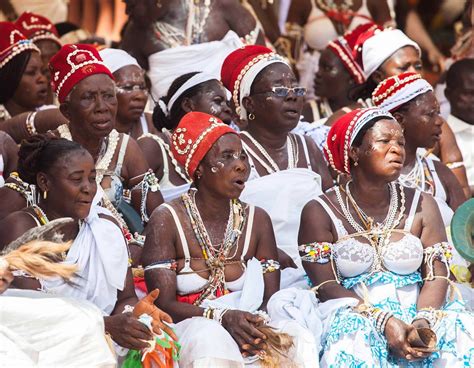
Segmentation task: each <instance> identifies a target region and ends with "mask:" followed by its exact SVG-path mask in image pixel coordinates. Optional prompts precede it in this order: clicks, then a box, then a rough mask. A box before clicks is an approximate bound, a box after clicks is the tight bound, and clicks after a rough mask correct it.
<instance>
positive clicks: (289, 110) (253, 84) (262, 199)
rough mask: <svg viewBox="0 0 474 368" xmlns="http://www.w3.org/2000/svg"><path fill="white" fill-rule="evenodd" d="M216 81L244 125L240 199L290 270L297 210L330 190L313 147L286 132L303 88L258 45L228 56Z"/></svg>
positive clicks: (296, 118)
mask: <svg viewBox="0 0 474 368" xmlns="http://www.w3.org/2000/svg"><path fill="white" fill-rule="evenodd" d="M221 76H222V78H221V79H222V82H223V83H224V85H225V86H226V88H227V89H228V90H229V91H231V93H232V99H233V104H234V106H235V109H236V112H237V113H238V114H239V115H240V119H241V120H245V121H248V126H247V128H246V130H245V131H243V132H242V133H241V137H242V144H243V146H244V150H245V152H246V153H247V155H248V156H249V162H250V167H251V170H250V177H249V182H248V183H247V184H246V186H245V189H244V190H243V192H242V196H241V199H242V200H245V201H247V202H249V203H252V204H255V205H258V206H260V207H262V208H264V209H265V210H266V211H267V212H268V213H269V215H270V218H271V219H272V223H273V228H274V231H275V237H276V241H277V246H278V248H279V250H280V253H279V254H280V263H281V264H282V266H283V268H285V267H286V266H289V265H292V266H293V267H294V263H293V261H295V262H297V263H300V262H299V256H298V247H297V231H298V227H299V221H300V215H301V209H302V208H303V206H304V205H305V204H306V203H307V202H308V201H309V200H310V199H312V198H315V197H316V196H318V195H319V194H321V191H322V190H325V189H328V188H330V187H331V186H332V179H331V177H330V175H329V171H328V167H327V165H326V162H325V161H324V159H323V156H322V154H321V151H320V150H319V149H318V147H317V146H316V144H315V143H314V142H313V141H312V140H311V139H310V138H309V137H304V136H300V135H298V134H293V133H290V132H291V131H292V130H293V129H294V128H295V127H296V125H297V124H298V121H299V118H300V115H301V109H302V108H303V97H304V95H305V89H304V88H302V87H298V86H297V84H296V77H295V75H294V74H293V72H292V70H291V68H290V67H289V66H288V64H287V63H286V62H285V61H284V60H283V59H282V58H281V57H280V56H278V55H276V54H275V53H273V52H272V51H271V50H270V49H268V48H266V47H263V46H246V47H243V48H240V49H237V50H235V51H234V52H232V53H231V54H230V55H229V56H227V58H226V60H225V61H224V64H223V66H222V72H221ZM285 253H286V254H285ZM288 255H289V256H290V257H291V258H290V257H288ZM292 260H293V261H292Z"/></svg>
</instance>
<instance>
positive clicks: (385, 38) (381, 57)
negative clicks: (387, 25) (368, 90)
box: [362, 29, 421, 78]
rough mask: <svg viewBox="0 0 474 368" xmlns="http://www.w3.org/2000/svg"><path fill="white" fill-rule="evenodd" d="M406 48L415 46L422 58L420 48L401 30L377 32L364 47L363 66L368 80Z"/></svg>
mask: <svg viewBox="0 0 474 368" xmlns="http://www.w3.org/2000/svg"><path fill="white" fill-rule="evenodd" d="M405 46H413V47H414V48H415V49H416V50H417V51H418V53H419V54H420V56H421V49H420V46H418V44H417V43H416V42H415V41H413V40H411V39H410V38H408V36H407V35H405V33H403V32H402V31H400V30H399V29H385V30H383V31H379V32H377V31H376V33H375V34H374V35H373V36H372V37H370V38H369V39H367V41H365V42H364V44H363V45H362V64H363V67H364V73H365V76H366V77H367V78H368V77H369V76H370V75H371V74H372V73H373V72H375V71H376V70H377V69H378V68H379V66H380V65H382V64H383V63H384V62H385V60H387V59H388V58H389V57H390V56H392V55H393V54H394V53H395V52H396V51H397V50H399V49H401V48H402V47H405Z"/></svg>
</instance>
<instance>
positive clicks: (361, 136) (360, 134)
mask: <svg viewBox="0 0 474 368" xmlns="http://www.w3.org/2000/svg"><path fill="white" fill-rule="evenodd" d="M383 119H387V117H385V116H377V117H375V118H373V119H372V120H371V121H370V122H369V123H367V124H365V125H364V126H363V127H362V129H361V130H359V132H358V133H357V135H356V137H355V138H354V141H353V142H352V147H360V145H361V144H362V140H363V139H364V137H365V133H367V131H368V130H369V129H370V128H372V127H373V126H374V125H375V123H376V122H377V121H379V120H383Z"/></svg>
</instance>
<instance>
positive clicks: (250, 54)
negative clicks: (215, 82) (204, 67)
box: [221, 45, 286, 119]
mask: <svg viewBox="0 0 474 368" xmlns="http://www.w3.org/2000/svg"><path fill="white" fill-rule="evenodd" d="M278 62H279V63H284V64H286V62H285V60H284V59H283V58H282V57H281V56H280V55H278V54H275V53H274V52H273V51H272V50H270V49H269V48H268V47H264V46H259V45H251V46H244V47H241V48H239V49H237V50H235V51H233V52H231V53H230V54H229V55H228V56H227V57H226V59H225V60H224V63H223V64H222V69H221V81H222V83H223V84H224V86H225V87H226V88H227V89H228V90H229V91H230V92H231V93H232V100H233V101H234V105H235V109H236V112H237V113H238V114H239V115H240V117H241V118H243V119H246V118H247V116H246V111H245V109H244V107H243V106H241V104H242V98H243V97H245V96H244V95H245V94H247V93H249V91H250V87H251V84H252V83H253V81H254V79H255V77H256V76H257V74H258V72H260V71H261V70H262V69H264V68H265V67H266V66H268V65H269V64H271V63H278ZM246 76H247V78H246ZM249 76H250V78H249Z"/></svg>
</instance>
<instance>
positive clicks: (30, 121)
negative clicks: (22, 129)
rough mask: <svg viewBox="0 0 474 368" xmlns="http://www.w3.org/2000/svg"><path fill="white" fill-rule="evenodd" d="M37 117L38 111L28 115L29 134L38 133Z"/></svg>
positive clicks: (27, 126) (27, 127) (27, 128)
mask: <svg viewBox="0 0 474 368" xmlns="http://www.w3.org/2000/svg"><path fill="white" fill-rule="evenodd" d="M35 117H36V111H35V112H31V113H29V114H28V116H27V117H26V122H25V124H26V130H27V131H28V135H30V136H32V135H35V134H36V133H37V131H36V127H35Z"/></svg>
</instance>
